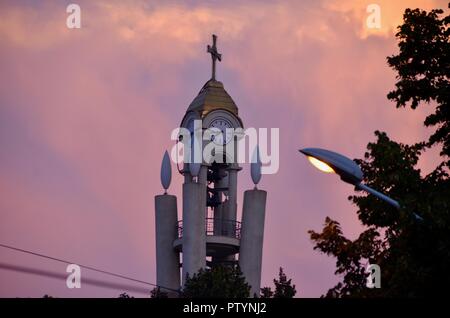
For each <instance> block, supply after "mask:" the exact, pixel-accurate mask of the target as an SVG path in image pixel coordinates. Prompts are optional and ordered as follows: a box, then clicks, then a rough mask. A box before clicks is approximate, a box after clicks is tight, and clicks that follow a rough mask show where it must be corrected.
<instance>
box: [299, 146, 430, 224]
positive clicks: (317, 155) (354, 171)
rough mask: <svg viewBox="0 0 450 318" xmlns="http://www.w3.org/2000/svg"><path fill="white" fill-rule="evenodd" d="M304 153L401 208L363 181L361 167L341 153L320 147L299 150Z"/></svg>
mask: <svg viewBox="0 0 450 318" xmlns="http://www.w3.org/2000/svg"><path fill="white" fill-rule="evenodd" d="M299 151H300V152H301V153H302V154H304V155H305V156H306V157H307V158H308V160H309V161H310V162H311V164H312V165H313V166H315V167H316V168H317V169H319V170H321V171H323V172H326V173H336V174H337V175H339V176H340V177H341V180H342V181H344V182H347V183H350V184H352V185H354V186H355V187H356V188H357V189H360V190H364V191H366V192H368V193H370V194H372V195H374V196H376V197H377V198H379V199H381V200H383V201H385V202H387V203H389V204H390V205H392V206H394V207H395V208H397V209H400V208H401V206H400V204H399V203H398V202H397V201H395V200H393V199H391V198H390V197H388V196H387V195H385V194H383V193H380V192H378V191H376V190H375V189H372V188H371V187H369V186H368V185H365V184H363V183H362V180H363V173H362V171H361V168H360V167H359V166H358V165H357V164H356V162H354V161H353V160H351V159H350V158H347V157H345V156H343V155H341V154H338V153H336V152H333V151H329V150H326V149H320V148H305V149H300V150H299ZM413 214H414V216H415V218H416V219H418V220H423V219H422V217H420V216H419V215H417V214H416V213H413Z"/></svg>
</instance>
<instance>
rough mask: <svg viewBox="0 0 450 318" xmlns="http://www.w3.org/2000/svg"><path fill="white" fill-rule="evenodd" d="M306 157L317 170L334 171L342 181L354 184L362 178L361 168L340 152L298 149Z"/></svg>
mask: <svg viewBox="0 0 450 318" xmlns="http://www.w3.org/2000/svg"><path fill="white" fill-rule="evenodd" d="M299 151H300V152H301V153H303V154H304V155H306V156H307V157H308V160H309V161H310V162H311V163H312V164H313V165H314V166H315V167H316V168H318V169H319V170H321V171H324V172H328V173H331V172H335V173H336V174H338V175H339V176H340V177H341V179H342V181H345V182H347V183H350V184H353V185H356V184H359V183H360V182H361V181H362V179H363V173H362V171H361V168H360V167H359V166H358V165H357V164H356V162H354V161H353V160H351V159H350V158H347V157H345V156H343V155H341V154H338V153H336V152H333V151H329V150H326V149H320V148H305V149H300V150H299Z"/></svg>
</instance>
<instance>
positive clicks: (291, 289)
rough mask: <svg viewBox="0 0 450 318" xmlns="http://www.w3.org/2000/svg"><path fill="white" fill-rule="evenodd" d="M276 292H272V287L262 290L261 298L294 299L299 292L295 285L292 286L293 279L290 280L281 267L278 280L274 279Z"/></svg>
mask: <svg viewBox="0 0 450 318" xmlns="http://www.w3.org/2000/svg"><path fill="white" fill-rule="evenodd" d="M273 283H274V285H275V291H272V288H270V287H263V288H261V298H294V296H295V294H296V293H297V290H296V289H295V285H293V284H292V279H288V278H287V276H286V274H285V273H284V271H283V268H282V267H280V271H279V273H278V279H274V280H273Z"/></svg>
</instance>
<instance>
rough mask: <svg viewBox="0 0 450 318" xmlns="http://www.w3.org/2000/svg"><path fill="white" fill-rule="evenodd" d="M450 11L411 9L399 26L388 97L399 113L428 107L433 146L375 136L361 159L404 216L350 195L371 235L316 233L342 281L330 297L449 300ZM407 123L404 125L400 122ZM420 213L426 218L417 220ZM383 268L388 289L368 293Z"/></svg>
mask: <svg viewBox="0 0 450 318" xmlns="http://www.w3.org/2000/svg"><path fill="white" fill-rule="evenodd" d="M443 13H444V12H443V10H431V11H430V12H426V11H423V10H420V9H415V10H411V9H407V10H406V11H405V14H404V22H403V24H402V25H401V26H400V27H399V28H398V33H397V34H396V37H397V39H398V41H399V43H398V44H399V53H398V54H397V55H393V56H391V57H388V65H389V66H390V67H392V68H393V69H394V70H395V71H396V72H397V83H396V85H395V89H394V90H393V91H391V92H390V93H389V94H388V98H389V99H390V100H392V101H394V102H395V103H396V106H397V107H407V106H409V107H410V108H412V109H416V108H417V107H423V105H424V104H429V107H434V112H433V113H432V114H431V115H429V116H428V117H426V118H425V120H424V125H425V126H433V127H434V129H435V131H434V132H433V133H431V136H430V137H429V139H428V140H425V141H418V142H417V143H415V144H412V145H407V144H402V143H398V142H396V141H394V140H391V139H390V138H389V137H388V135H387V134H386V133H385V132H379V131H376V132H375V136H376V141H375V142H371V143H369V144H368V146H367V152H366V153H365V155H364V158H363V159H358V160H355V161H356V162H357V163H358V164H359V165H360V166H361V169H362V171H363V173H364V180H363V181H364V182H365V183H367V184H368V185H369V186H371V187H373V188H375V189H378V190H380V191H381V192H383V193H386V194H387V195H388V196H390V197H393V198H396V199H398V200H399V201H400V202H401V205H402V208H401V209H400V210H397V209H395V208H393V207H391V206H389V205H387V204H386V203H385V202H382V201H380V200H379V199H377V198H375V197H374V196H371V195H367V196H366V195H362V194H361V195H354V196H351V197H349V200H351V201H352V202H353V203H354V204H355V205H356V206H357V207H358V212H357V214H358V218H359V219H360V221H361V222H362V224H364V225H365V226H366V230H365V231H364V232H363V233H361V234H360V235H359V237H358V238H357V239H356V240H350V239H348V238H346V237H345V236H344V235H343V233H342V230H341V227H340V224H339V223H338V222H337V221H334V220H332V219H330V218H326V220H325V224H324V227H323V229H322V232H320V233H317V232H315V231H309V233H310V237H311V240H312V241H313V242H314V243H315V247H314V249H316V250H319V251H321V252H323V253H325V254H327V255H330V256H333V257H335V258H336V274H338V275H340V276H341V277H342V278H343V279H342V281H341V282H339V283H338V284H337V285H336V286H334V287H333V288H331V289H330V290H329V291H328V293H327V294H326V296H328V297H376V296H378V297H396V296H397V297H405V296H413V297H414V296H433V295H439V296H442V292H443V291H447V293H448V288H446V286H448V284H449V283H450V275H449V274H448V269H449V268H450V181H449V174H448V170H449V169H448V168H449V155H450V136H449V133H450V105H449V102H450V96H449V92H450V56H449V54H450V33H449V27H448V26H449V23H450V16H449V15H447V16H443ZM399 124H401V123H399ZM431 147H442V148H441V149H442V150H441V152H440V156H441V157H440V158H441V162H440V164H439V165H438V166H437V167H436V168H435V169H434V170H433V171H432V172H431V173H429V174H427V175H423V174H422V173H421V171H420V169H419V168H418V161H419V159H420V157H421V156H422V155H423V153H424V152H425V151H426V150H428V149H429V148H431ZM414 213H416V214H418V215H420V216H421V217H422V218H423V220H419V219H417V218H416V217H415V214H414ZM369 263H370V264H378V265H379V266H380V268H381V289H369V288H367V287H366V278H367V274H366V273H365V267H366V265H367V264H369Z"/></svg>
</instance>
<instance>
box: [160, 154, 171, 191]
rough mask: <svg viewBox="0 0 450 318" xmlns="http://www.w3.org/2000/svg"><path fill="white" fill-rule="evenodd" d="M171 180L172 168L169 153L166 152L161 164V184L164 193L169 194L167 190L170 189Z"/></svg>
mask: <svg viewBox="0 0 450 318" xmlns="http://www.w3.org/2000/svg"><path fill="white" fill-rule="evenodd" d="M171 180H172V167H171V166H170V157H169V153H168V152H167V150H166V152H165V153H164V157H163V160H162V164H161V184H162V186H163V188H164V193H167V189H169V186H170V181H171Z"/></svg>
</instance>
